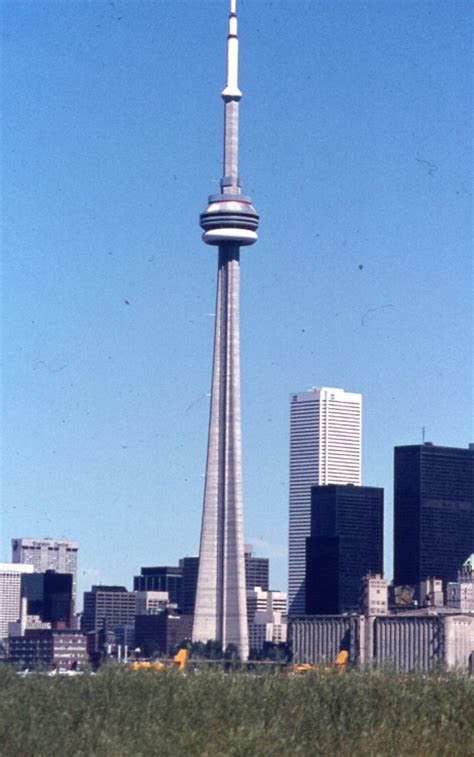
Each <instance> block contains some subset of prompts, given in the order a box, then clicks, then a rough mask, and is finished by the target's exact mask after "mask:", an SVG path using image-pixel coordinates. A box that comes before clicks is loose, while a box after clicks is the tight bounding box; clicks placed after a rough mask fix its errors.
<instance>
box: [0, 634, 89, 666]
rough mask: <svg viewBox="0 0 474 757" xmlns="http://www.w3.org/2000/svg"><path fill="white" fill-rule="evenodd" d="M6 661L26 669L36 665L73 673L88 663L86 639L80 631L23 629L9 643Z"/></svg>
mask: <svg viewBox="0 0 474 757" xmlns="http://www.w3.org/2000/svg"><path fill="white" fill-rule="evenodd" d="M8 649H9V661H10V662H12V663H14V664H17V665H22V666H23V667H25V668H34V667H38V666H46V667H54V668H57V669H58V670H75V669H76V668H81V667H83V666H84V665H85V664H86V663H87V662H88V654H87V643H86V637H85V636H84V635H83V634H82V633H81V632H80V631H71V630H69V629H68V630H54V629H53V630H51V629H50V630H45V629H43V630H28V629H27V630H26V631H25V635H24V636H12V637H10V638H9V640H8Z"/></svg>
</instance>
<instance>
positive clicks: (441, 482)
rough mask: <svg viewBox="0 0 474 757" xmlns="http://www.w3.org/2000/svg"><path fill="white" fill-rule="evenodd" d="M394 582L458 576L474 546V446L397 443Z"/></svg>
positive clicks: (415, 584) (401, 583)
mask: <svg viewBox="0 0 474 757" xmlns="http://www.w3.org/2000/svg"><path fill="white" fill-rule="evenodd" d="M394 483H395V492H394V494H395V496H394V521H395V522H394V538H395V549H394V560H395V565H394V569H395V570H394V582H395V585H412V586H415V587H416V590H418V586H419V583H420V582H421V581H423V580H424V579H426V578H441V579H442V580H443V584H446V582H448V581H456V578H457V574H458V570H459V569H460V567H461V565H462V564H463V562H464V561H465V560H466V558H467V557H468V556H469V555H470V554H471V553H472V552H473V551H474V448H473V447H472V446H470V447H469V448H456V447H438V446H435V445H433V444H430V443H426V444H415V445H410V446H404V447H395V474H394Z"/></svg>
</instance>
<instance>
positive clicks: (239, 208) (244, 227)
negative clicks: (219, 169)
mask: <svg viewBox="0 0 474 757" xmlns="http://www.w3.org/2000/svg"><path fill="white" fill-rule="evenodd" d="M258 219H259V216H258V213H257V211H256V210H255V208H254V207H253V205H252V200H251V199H250V197H244V196H243V195H231V194H216V195H211V196H210V197H209V205H208V207H207V209H206V210H204V211H203V212H202V213H201V215H200V221H201V228H202V229H203V230H204V234H203V235H202V238H203V241H204V242H206V244H214V245H219V244H222V243H224V242H237V243H238V244H240V245H249V244H253V243H254V242H256V241H257V229H258Z"/></svg>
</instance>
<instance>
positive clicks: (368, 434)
mask: <svg viewBox="0 0 474 757" xmlns="http://www.w3.org/2000/svg"><path fill="white" fill-rule="evenodd" d="M238 12H239V32H240V39H241V67H240V69H241V73H240V84H241V88H242V90H243V92H244V98H243V100H242V105H241V153H240V155H241V159H240V173H241V176H242V179H243V188H244V191H246V192H247V193H249V194H251V195H252V197H253V199H254V204H255V206H256V208H257V210H258V211H259V212H260V214H261V226H260V238H259V241H258V244H257V245H255V246H254V247H253V248H251V249H248V250H244V251H243V253H242V322H241V323H242V413H243V434H244V437H243V440H244V507H245V533H246V540H247V541H249V542H253V543H254V545H255V547H256V552H257V553H258V554H260V555H269V556H270V557H271V576H272V578H271V583H272V585H273V587H274V588H285V587H286V576H287V566H286V559H287V558H286V552H287V521H288V513H287V510H288V403H289V395H290V393H291V392H294V391H301V390H305V389H307V388H309V387H310V386H312V385H327V386H339V387H343V388H345V389H347V390H349V391H360V392H362V394H363V397H364V412H363V481H364V483H366V484H367V485H373V486H383V487H384V488H385V492H386V494H385V496H386V510H385V522H386V550H385V552H386V570H387V574H388V575H389V577H391V572H392V566H391V563H392V547H391V540H392V458H393V447H394V445H397V444H411V443H418V442H420V441H421V438H422V427H423V426H424V427H426V439H427V440H431V441H433V442H435V443H438V444H446V445H452V446H467V444H468V443H469V442H470V441H472V241H471V240H472V223H471V197H470V193H471V165H472V156H471V153H470V148H469V145H470V141H471V128H472V125H471V122H470V113H471V94H470V93H471V86H472V81H471V70H472V69H471V58H470V26H471V24H470V21H471V19H470V12H471V5H470V3H468V2H464V1H463V0H457V2H452V3H436V2H426V1H424V0H410V2H408V0H405V1H404V2H401V1H399V0H391V1H390V2H386V1H385V0H368V1H366V0H358V1H355V0H351V2H344V1H340V2H314V1H311V2H303V0H291V1H290V0H281V1H280V2H271V1H270V0H269V1H268V2H264V1H263V0H240V2H239V7H238ZM2 14H3V91H4V97H3V112H2V140H1V148H2V160H3V174H2V198H3V206H2V207H3V210H2V216H3V271H2V295H3V297H2V299H3V306H2V308H3V313H2V315H3V317H2V320H3V330H2V365H3V384H2V399H3V405H2V410H3V413H2V430H3V433H2V501H1V542H0V559H3V560H8V559H9V557H10V548H9V542H10V539H11V538H12V537H17V536H55V537H56V536H64V537H69V538H74V539H79V541H80V542H81V548H80V576H79V588H80V590H84V589H87V588H89V586H90V584H91V583H92V582H98V581H102V582H104V583H109V582H114V583H115V582H116V583H124V584H126V585H127V586H129V587H130V586H131V581H132V576H133V575H134V574H136V573H138V572H139V568H140V566H141V565H152V564H155V565H156V564H169V563H171V564H173V563H176V561H177V560H178V558H180V557H182V556H184V555H193V554H196V553H197V550H198V544H199V530H200V520H201V507H202V492H203V472H204V464H205V452H206V437H207V422H208V404H209V397H208V393H209V387H210V373H211V358H212V336H213V327H214V322H213V317H212V313H213V312H214V299H215V269H216V255H215V250H213V249H211V248H208V247H206V246H205V245H204V244H202V242H201V241H200V230H199V226H198V214H199V212H200V211H201V210H202V209H203V208H204V206H205V205H206V200H207V195H208V194H209V193H212V192H215V191H217V190H218V180H219V178H220V176H221V174H222V166H221V159H222V129H223V106H222V101H221V99H220V97H219V93H220V91H221V89H222V87H223V85H224V78H225V44H226V33H227V32H226V26H227V14H228V3H227V1H226V0H212V1H211V0H209V1H206V2H199V1H197V0H196V1H194V2H190V1H188V0H183V1H182V2H171V0H169V1H168V0H160V1H159V2H141V1H140V0H135V1H133V2H132V1H131V0H128V1H127V2H121V1H120V0H113V2H103V1H102V0H93V2H83V0H71V2H66V0H62V1H61V2H60V1H56V2H43V1H42V0H35V2H24V1H23V0H15V2H8V0H4V2H3V3H2Z"/></svg>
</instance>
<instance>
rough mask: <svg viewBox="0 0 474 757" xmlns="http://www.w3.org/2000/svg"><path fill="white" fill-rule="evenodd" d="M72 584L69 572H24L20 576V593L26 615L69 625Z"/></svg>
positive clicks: (71, 606) (70, 620)
mask: <svg viewBox="0 0 474 757" xmlns="http://www.w3.org/2000/svg"><path fill="white" fill-rule="evenodd" d="M72 586H73V577H72V575H71V574H70V573H56V572H55V571H53V570H47V571H46V572H45V573H26V574H25V575H23V576H22V578H21V595H22V597H26V600H27V613H28V615H38V616H39V618H40V619H41V620H42V621H46V622H48V623H51V624H52V625H53V627H54V626H55V625H57V624H63V625H66V626H69V625H70V624H71V622H72V608H73V603H72Z"/></svg>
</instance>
